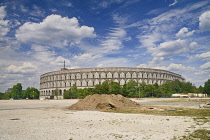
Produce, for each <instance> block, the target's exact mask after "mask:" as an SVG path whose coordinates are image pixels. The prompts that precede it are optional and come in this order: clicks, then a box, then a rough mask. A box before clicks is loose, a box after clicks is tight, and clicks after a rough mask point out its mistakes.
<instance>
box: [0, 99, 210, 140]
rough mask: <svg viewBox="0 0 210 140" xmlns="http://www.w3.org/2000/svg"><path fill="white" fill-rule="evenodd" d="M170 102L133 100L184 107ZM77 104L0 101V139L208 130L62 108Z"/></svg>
mask: <svg viewBox="0 0 210 140" xmlns="http://www.w3.org/2000/svg"><path fill="white" fill-rule="evenodd" d="M174 100H177V99H174ZM174 100H173V99H142V100H135V99H133V101H136V102H138V103H140V104H144V105H154V102H156V104H158V105H168V104H170V103H171V104H172V105H174V106H180V105H182V106H183V105H185V103H184V102H183V103H184V104H182V102H174ZM77 101H78V100H43V101H40V100H0V140H141V139H149V140H170V139H172V138H173V137H174V136H176V137H178V136H183V135H186V134H187V133H189V132H192V131H194V130H196V129H199V128H206V127H209V126H206V125H197V124H196V123H195V121H194V120H193V118H191V117H180V116H156V115H145V114H121V113H109V112H100V111H75V110H68V109H66V107H67V106H71V105H72V104H74V103H76V102H77ZM171 104H170V105H171ZM192 104H194V106H195V107H197V105H198V102H192ZM191 106H192V105H191Z"/></svg>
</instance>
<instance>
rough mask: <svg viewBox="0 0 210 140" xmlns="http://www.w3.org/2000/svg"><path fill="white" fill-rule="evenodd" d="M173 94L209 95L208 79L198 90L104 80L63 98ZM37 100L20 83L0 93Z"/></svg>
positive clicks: (187, 84) (185, 85)
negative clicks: (94, 95) (96, 95)
mask: <svg viewBox="0 0 210 140" xmlns="http://www.w3.org/2000/svg"><path fill="white" fill-rule="evenodd" d="M53 93H54V96H57V98H58V96H59V94H58V93H59V89H55V90H54V91H53ZM174 93H205V94H208V95H210V79H208V81H207V82H205V83H204V87H202V86H199V87H198V88H197V87H196V86H194V85H193V84H192V83H190V82H180V81H179V80H174V81H167V82H165V83H164V84H162V85H158V84H157V83H156V84H153V85H147V84H146V83H144V82H143V83H138V82H136V81H134V80H130V81H129V82H127V83H126V84H124V85H123V86H121V85H120V84H119V83H117V82H113V81H111V80H106V81H104V82H103V83H102V84H100V85H95V87H94V88H84V89H78V88H77V87H76V85H73V86H72V87H71V88H70V89H68V90H66V91H65V92H64V95H63V96H64V98H65V99H70V98H74V99H75V98H79V99H82V98H85V97H86V96H87V95H92V94H121V95H123V96H125V97H128V98H135V97H140V98H142V97H171V95H172V94H174ZM10 98H13V99H38V98H39V91H38V89H36V88H34V87H28V88H27V89H26V90H22V85H21V83H17V84H16V85H14V86H13V87H12V90H11V92H6V93H1V92H0V99H10Z"/></svg>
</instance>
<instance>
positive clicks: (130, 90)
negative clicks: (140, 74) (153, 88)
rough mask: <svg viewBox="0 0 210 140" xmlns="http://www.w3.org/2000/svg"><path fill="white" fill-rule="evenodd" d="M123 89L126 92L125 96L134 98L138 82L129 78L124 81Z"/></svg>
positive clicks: (136, 94) (136, 93)
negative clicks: (127, 80)
mask: <svg viewBox="0 0 210 140" xmlns="http://www.w3.org/2000/svg"><path fill="white" fill-rule="evenodd" d="M123 91H125V92H126V93H127V97H132V98H135V97H136V96H138V83H137V82H136V81H134V80H130V81H129V82H127V83H126V85H125V87H124V90H123Z"/></svg>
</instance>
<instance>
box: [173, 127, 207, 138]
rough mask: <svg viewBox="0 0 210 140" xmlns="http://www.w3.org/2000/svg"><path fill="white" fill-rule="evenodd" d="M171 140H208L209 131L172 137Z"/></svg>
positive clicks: (203, 130)
mask: <svg viewBox="0 0 210 140" xmlns="http://www.w3.org/2000/svg"><path fill="white" fill-rule="evenodd" d="M172 140H210V130H206V129H198V130H195V131H194V132H192V133H190V134H189V135H188V136H182V137H179V138H177V137H174V138H173V139H172Z"/></svg>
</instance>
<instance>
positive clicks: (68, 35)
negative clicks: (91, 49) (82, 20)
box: [15, 15, 96, 46]
mask: <svg viewBox="0 0 210 140" xmlns="http://www.w3.org/2000/svg"><path fill="white" fill-rule="evenodd" d="M15 36H16V38H17V40H19V41H21V42H34V43H43V44H51V45H54V46H56V45H61V44H64V42H65V44H66V41H68V42H72V41H74V42H78V41H80V40H81V39H83V38H86V37H89V38H93V37H95V36H96V35H95V33H94V28H93V27H88V26H80V25H79V22H78V20H77V18H75V17H73V18H68V17H61V16H60V15H50V16H48V17H46V18H45V19H44V20H43V22H41V23H31V22H26V23H25V24H23V25H22V26H21V27H20V28H19V29H18V30H17V32H16V35H15Z"/></svg>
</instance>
